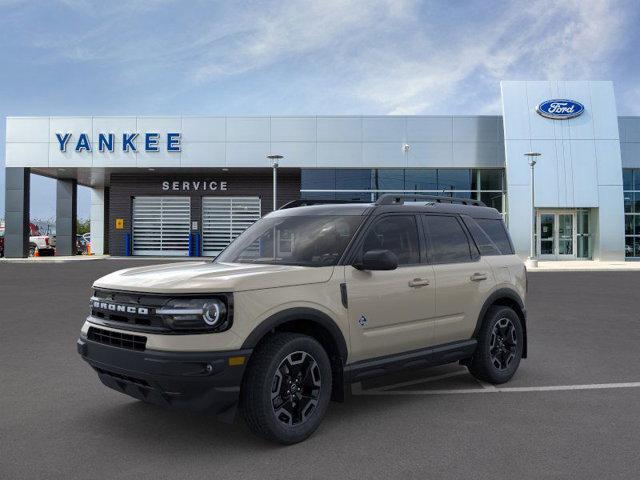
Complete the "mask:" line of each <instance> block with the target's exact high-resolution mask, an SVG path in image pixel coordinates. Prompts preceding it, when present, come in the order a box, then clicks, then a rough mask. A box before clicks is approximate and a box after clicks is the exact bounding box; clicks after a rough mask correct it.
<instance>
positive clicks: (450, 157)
mask: <svg viewBox="0 0 640 480" xmlns="http://www.w3.org/2000/svg"><path fill="white" fill-rule="evenodd" d="M501 89H502V108H503V115H502V116H298V117H295V116H286V117H285V116H260V117H231V116H230V117H206V116H202V117H179V116H178V117H100V116H93V117H11V118H7V138H6V168H7V186H6V193H5V198H6V215H5V216H6V234H5V236H6V239H5V243H6V247H5V249H6V255H7V256H14V257H16V256H24V255H26V252H28V237H26V234H25V233H24V232H25V225H26V224H28V217H29V216H28V212H29V204H28V203H29V202H28V198H29V185H30V182H29V178H30V174H38V175H44V176H48V177H52V178H55V179H57V181H58V196H57V202H58V203H57V207H56V211H57V224H56V229H57V237H58V246H57V249H58V254H71V253H72V251H73V247H72V238H74V230H75V221H74V219H73V218H74V215H75V213H74V212H75V209H76V205H75V202H76V200H75V198H76V195H75V189H76V188H77V185H78V184H80V185H86V186H88V187H90V188H91V189H92V199H91V233H92V235H91V236H92V239H91V240H92V249H93V252H94V253H98V254H100V253H110V254H111V255H192V256H200V255H205V256H214V255H216V254H217V253H219V251H220V250H221V249H222V248H224V246H225V245H226V244H228V243H229V241H231V240H232V239H233V238H235V237H236V236H237V235H238V234H239V233H241V232H242V231H243V230H244V229H245V228H247V227H248V226H249V225H251V223H253V222H254V221H255V220H256V219H257V218H259V217H260V216H261V215H265V214H266V213H268V212H269V211H270V210H271V208H272V204H273V194H272V183H271V181H272V180H271V179H272V169H271V168H272V165H271V161H270V160H269V159H267V155H269V154H279V155H282V156H283V159H282V160H280V162H279V168H278V180H279V182H278V194H277V205H278V206H280V205H282V204H284V203H286V202H288V201H291V200H295V199H299V198H303V199H305V198H306V199H317V200H351V201H371V200H375V198H377V196H379V195H380V194H382V193H387V192H393V193H401V192H403V193H416V194H417V193H423V194H430V195H446V196H456V197H472V198H476V199H480V200H482V201H484V202H485V203H486V204H487V205H489V206H493V207H495V208H497V209H499V210H500V211H502V212H503V213H504V216H505V221H506V222H507V225H508V228H509V230H510V232H511V235H512V238H513V241H514V244H515V248H516V251H517V252H518V254H520V255H522V256H523V257H526V256H528V255H529V245H530V239H531V235H532V226H533V223H534V222H533V221H532V208H531V207H532V205H531V184H530V167H529V164H528V161H527V158H526V157H525V153H528V152H537V153H540V154H541V155H540V156H539V157H537V164H536V166H535V232H534V233H535V238H536V241H535V245H536V254H537V255H538V256H539V257H540V258H542V259H549V260H555V259H593V260H608V261H610V260H623V259H624V258H628V259H633V258H638V257H640V117H618V115H617V112H616V104H615V96H614V89H613V84H612V83H611V82H606V81H595V82H594V81H571V82H570V81H543V82H539V81H521V82H520V81H518V82H503V83H502V84H501ZM636 169H637V170H636ZM636 177H637V179H636ZM636 195H638V201H637V204H638V208H637V209H636V197H635V196H636ZM636 210H637V215H638V217H637V218H636ZM636 220H637V223H638V226H637V229H636Z"/></svg>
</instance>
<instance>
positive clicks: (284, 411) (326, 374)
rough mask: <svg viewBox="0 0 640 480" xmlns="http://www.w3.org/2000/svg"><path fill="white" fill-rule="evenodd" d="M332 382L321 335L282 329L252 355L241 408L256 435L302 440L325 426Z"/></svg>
mask: <svg viewBox="0 0 640 480" xmlns="http://www.w3.org/2000/svg"><path fill="white" fill-rule="evenodd" d="M331 382H332V378H331V363H330V361H329V357H328V356H327V353H326V352H325V350H324V348H322V345H320V343H318V341H317V340H315V339H314V338H312V337H309V336H307V335H300V334H297V333H277V334H275V335H272V336H271V337H270V338H269V339H267V340H266V341H265V342H263V343H262V344H260V345H259V346H258V348H257V349H256V351H255V352H254V353H253V355H252V356H251V360H250V362H249V365H248V366H247V372H246V374H245V378H244V380H243V383H242V392H241V398H240V409H241V412H242V415H243V417H244V419H245V421H246V422H247V425H248V426H249V428H250V429H251V430H252V431H253V432H254V433H255V434H257V435H259V436H261V437H263V438H265V439H267V440H270V441H274V442H278V443H282V444H286V445H290V444H293V443H298V442H301V441H303V440H305V439H306V438H308V437H309V436H310V435H311V434H312V433H313V432H314V431H315V430H316V429H317V428H318V426H319V425H320V422H321V421H322V418H323V417H324V414H325V412H326V411H327V407H328V406H329V400H330V398H331Z"/></svg>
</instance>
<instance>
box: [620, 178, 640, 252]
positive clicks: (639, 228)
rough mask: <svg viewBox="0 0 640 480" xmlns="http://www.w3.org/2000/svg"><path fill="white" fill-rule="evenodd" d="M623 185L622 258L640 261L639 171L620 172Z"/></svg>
mask: <svg viewBox="0 0 640 480" xmlns="http://www.w3.org/2000/svg"><path fill="white" fill-rule="evenodd" d="M622 181H623V185H624V213H625V215H624V235H625V237H624V256H625V257H626V258H631V259H640V169H638V168H625V169H623V170H622Z"/></svg>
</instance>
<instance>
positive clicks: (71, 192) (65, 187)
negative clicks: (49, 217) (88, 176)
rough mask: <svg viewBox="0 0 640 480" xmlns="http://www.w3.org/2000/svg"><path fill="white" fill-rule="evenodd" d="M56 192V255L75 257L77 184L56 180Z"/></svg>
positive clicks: (71, 180)
mask: <svg viewBox="0 0 640 480" xmlns="http://www.w3.org/2000/svg"><path fill="white" fill-rule="evenodd" d="M56 190H57V192H56V255H65V256H69V255H75V254H76V253H77V248H76V232H77V231H78V229H77V210H78V182H77V181H76V180H73V179H58V180H57V188H56Z"/></svg>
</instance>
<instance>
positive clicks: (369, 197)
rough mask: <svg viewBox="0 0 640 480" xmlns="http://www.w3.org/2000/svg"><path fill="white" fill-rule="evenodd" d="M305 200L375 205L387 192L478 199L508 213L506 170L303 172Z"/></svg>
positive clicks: (326, 170)
mask: <svg viewBox="0 0 640 480" xmlns="http://www.w3.org/2000/svg"><path fill="white" fill-rule="evenodd" d="M301 181H302V186H301V187H302V188H301V190H302V192H301V195H302V198H308V199H318V200H323V199H324V200H349V201H359V202H371V201H374V200H375V199H376V198H378V197H379V196H380V195H382V194H383V193H384V192H406V193H411V192H417V193H421V194H428V195H444V196H456V197H469V198H476V199H479V200H482V201H484V202H485V203H486V204H487V205H489V206H491V207H494V208H497V209H498V210H499V211H501V212H503V211H504V208H505V206H504V193H505V192H504V187H503V185H504V170H503V169H497V168H491V169H470V168H440V169H436V168H406V169H403V168H381V169H366V168H360V169H303V170H302V176H301Z"/></svg>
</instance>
